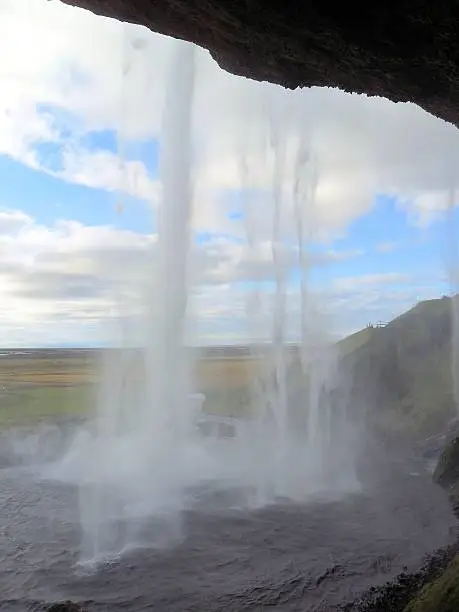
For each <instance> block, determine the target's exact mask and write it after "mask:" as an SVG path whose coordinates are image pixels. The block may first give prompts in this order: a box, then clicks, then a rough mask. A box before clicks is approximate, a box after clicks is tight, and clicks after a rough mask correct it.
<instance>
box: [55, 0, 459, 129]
mask: <svg viewBox="0 0 459 612" xmlns="http://www.w3.org/2000/svg"><path fill="white" fill-rule="evenodd" d="M64 2H66V3H67V4H73V5H76V6H80V7H82V8H86V9H89V10H91V11H93V12H94V13H98V14H101V15H106V16H109V17H114V18H117V19H120V20H121V21H128V22H132V23H137V24H141V25H144V26H146V27H148V28H150V29H151V30H154V31H156V32H159V33H161V34H167V35H170V36H173V37H176V38H182V39H185V40H189V41H192V42H194V43H197V44H198V45H200V46H202V47H205V48H207V49H209V50H210V52H211V54H212V55H213V57H214V58H215V59H216V60H217V62H218V63H219V64H220V66H221V67H222V68H224V69H225V70H228V71H229V72H233V73H235V74H239V75H244V76H246V77H250V78H253V79H257V80H260V81H262V80H266V81H271V82H274V83H279V84H282V85H284V86H285V87H289V88H296V87H308V86H314V85H317V86H328V87H339V88H341V89H344V90H346V91H354V92H358V93H367V94H368V95H378V96H385V97H387V98H389V99H391V100H393V101H395V102H399V101H411V102H415V103H416V104H418V105H419V106H421V107H422V108H424V109H425V110H427V111H429V112H430V113H433V114H434V115H436V116H438V117H441V118H442V119H445V120H446V121H450V122H452V123H454V124H456V125H458V124H459V3H458V2H455V1H454V0H437V1H436V2H432V0H386V2H367V3H362V2H360V1H359V2H356V1H355V0H350V1H348V2H344V3H343V2H336V0H333V1H331V0H304V1H302V2H300V1H298V0H283V1H282V2H281V1H280V0H64Z"/></svg>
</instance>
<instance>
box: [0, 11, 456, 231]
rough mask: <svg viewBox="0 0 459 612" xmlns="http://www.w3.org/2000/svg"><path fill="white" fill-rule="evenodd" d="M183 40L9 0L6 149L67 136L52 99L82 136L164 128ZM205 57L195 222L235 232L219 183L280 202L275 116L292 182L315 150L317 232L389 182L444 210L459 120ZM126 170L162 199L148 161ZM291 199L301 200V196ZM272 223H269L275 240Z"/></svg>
mask: <svg viewBox="0 0 459 612" xmlns="http://www.w3.org/2000/svg"><path fill="white" fill-rule="evenodd" d="M172 42H173V41H171V40H170V39H167V38H166V37H161V36H157V35H153V34H151V33H150V32H148V31H147V30H146V29H144V28H141V27H138V26H131V25H126V24H121V23H118V22H116V21H114V20H110V19H105V18H101V17H95V16H94V15H92V14H90V13H88V12H86V11H82V10H78V9H74V8H71V7H68V6H64V5H62V4H60V3H59V2H56V1H45V0H15V1H14V2H11V1H8V2H3V3H2V5H1V6H0V53H1V55H2V57H8V61H7V62H4V64H3V65H2V67H1V68H0V82H1V83H2V92H3V93H2V99H1V101H0V106H1V108H0V143H1V144H0V149H1V151H2V152H3V153H6V154H9V155H12V156H13V157H15V158H17V159H19V160H21V161H23V162H24V163H27V164H29V165H31V166H33V167H37V166H40V160H39V159H38V158H37V154H36V150H35V148H34V145H35V144H36V143H38V142H41V141H51V142H60V140H61V139H62V133H61V132H60V131H59V129H58V127H57V126H56V125H55V120H53V114H52V112H50V109H58V110H59V112H60V113H62V114H63V117H64V120H65V121H67V123H69V122H70V123H71V124H72V129H73V131H74V136H75V137H78V136H81V135H82V134H84V133H86V132H88V131H90V130H95V129H97V130H101V129H116V130H117V131H118V133H119V134H120V138H121V141H123V140H124V139H126V138H129V139H132V138H147V137H151V136H155V135H157V134H158V130H159V128H160V123H161V109H162V104H163V100H164V79H165V76H166V74H167V66H168V58H169V54H170V50H171V45H172ZM197 66H198V72H197V85H196V100H195V114H194V119H195V121H194V123H195V137H196V162H197V181H196V185H197V195H196V211H195V224H196V226H197V227H198V228H200V229H207V230H212V231H217V230H219V231H221V230H222V228H223V227H225V228H228V227H229V228H231V229H232V230H234V229H235V227H236V226H235V224H231V223H229V222H228V219H227V218H226V213H227V212H228V204H227V203H226V204H225V203H224V202H221V201H219V200H218V195H219V194H221V191H222V189H238V188H240V187H241V185H242V186H246V187H247V186H250V187H257V188H258V189H261V190H262V193H264V198H263V201H264V206H265V210H269V209H270V206H271V204H270V196H269V190H270V189H271V187H272V175H273V155H272V153H268V155H267V156H266V151H267V147H266V145H267V143H268V144H269V133H268V123H269V122H268V119H269V117H268V115H270V117H271V120H273V121H274V123H275V124H276V122H277V125H278V127H279V135H280V137H281V138H282V139H284V140H285V147H286V152H285V156H286V159H287V163H286V164H285V167H284V169H283V170H282V177H281V178H282V181H283V183H284V185H286V184H287V183H289V182H290V183H291V182H292V180H293V178H294V176H293V174H294V171H295V157H296V153H295V148H296V143H297V141H298V139H300V140H301V141H302V143H303V145H302V146H303V147H304V148H305V150H310V152H312V153H313V154H314V156H315V157H314V159H315V162H314V163H315V166H316V170H317V172H318V183H317V192H316V203H315V206H314V207H313V208H311V209H310V211H309V221H308V223H309V226H312V227H314V229H315V230H316V231H318V232H319V233H322V234H323V235H328V234H329V232H332V233H337V232H338V233H339V232H343V231H344V230H345V227H346V225H347V224H348V223H349V222H350V221H351V220H353V219H354V218H356V217H357V216H359V215H361V214H363V213H365V212H366V211H368V210H369V208H370V206H371V204H372V202H373V199H374V196H375V194H377V193H381V192H384V193H393V194H395V195H397V196H399V197H400V198H401V199H402V200H406V199H412V200H414V201H415V203H416V206H417V210H421V211H423V218H425V215H427V217H428V216H429V214H431V212H432V210H434V211H438V210H443V209H444V208H445V205H446V204H445V190H446V189H448V188H449V187H450V184H451V182H452V181H453V180H454V177H455V176H456V174H457V170H458V169H459V135H458V133H457V130H456V129H455V128H454V127H453V126H451V125H447V124H445V123H444V122H442V121H440V120H438V119H435V118H433V117H430V116H428V115H427V114H426V113H425V112H424V111H422V110H420V109H419V108H417V107H415V106H414V105H411V104H398V105H395V104H392V103H390V102H388V101H386V100H383V99H378V98H366V97H365V96H356V95H349V94H346V93H343V92H339V91H337V90H332V89H318V88H313V89H308V90H303V91H299V90H298V91H294V92H290V91H285V90H283V89H282V88H280V87H277V86H274V85H268V84H260V83H254V82H252V81H250V80H247V79H243V78H239V77H234V76H231V75H228V74H226V73H224V72H223V71H221V70H220V69H219V68H218V67H217V65H216V64H215V63H214V62H213V61H212V60H211V58H210V56H209V54H208V53H207V52H204V51H202V50H198V51H197ZM243 157H246V158H247V165H248V174H247V178H246V180H245V181H244V180H242V179H241V173H240V165H241V164H240V163H241V159H242V158H243ZM65 165H66V167H65V169H64V171H63V173H62V175H63V176H64V177H65V178H66V179H67V180H69V181H75V182H82V183H83V184H87V185H91V186H99V187H105V188H108V189H117V188H120V185H121V184H122V179H120V174H121V175H123V174H124V172H123V170H122V169H121V168H120V162H119V160H118V159H116V156H115V155H113V154H107V153H103V152H99V153H95V154H94V153H93V154H91V153H89V152H84V151H81V150H77V151H76V154H75V152H73V153H72V154H70V153H69V154H67V158H66V164H65ZM309 165H311V164H309ZM305 172H306V169H305V168H303V171H302V176H305ZM127 173H128V175H130V176H131V177H132V176H133V175H134V174H135V175H136V178H135V179H132V180H130V181H129V180H128V181H127V182H128V183H129V186H128V187H127V190H128V192H129V193H132V192H133V193H135V194H137V195H139V196H141V197H148V198H150V197H156V195H157V186H156V185H155V184H152V181H151V179H149V177H148V175H147V172H146V169H145V167H144V166H143V164H141V163H137V164H135V165H133V166H130V167H129V169H128V170H127ZM306 183H308V181H307V180H306ZM121 187H122V185H121ZM122 188H123V187H122ZM266 190H268V191H267V192H266ZM284 202H285V203H284V206H285V208H286V209H287V208H289V207H290V208H291V206H292V204H291V195H290V194H288V193H286V194H285V199H284ZM264 216H265V218H269V214H268V213H266V214H265V215H264ZM268 225H269V224H268ZM239 231H242V230H241V229H239ZM268 233H269V227H267V228H266V232H265V234H266V235H265V236H264V238H265V239H266V238H267V237H268Z"/></svg>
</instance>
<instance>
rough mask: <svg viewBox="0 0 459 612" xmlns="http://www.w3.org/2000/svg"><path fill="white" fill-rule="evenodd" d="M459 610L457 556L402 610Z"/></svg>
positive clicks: (450, 611) (455, 611)
mask: <svg viewBox="0 0 459 612" xmlns="http://www.w3.org/2000/svg"><path fill="white" fill-rule="evenodd" d="M458 611H459V556H456V557H455V558H454V559H453V561H452V562H451V563H450V564H449V566H448V568H447V569H446V570H445V571H444V572H443V573H442V575H441V576H440V577H439V578H437V579H436V580H434V582H432V583H430V584H428V585H426V586H425V587H424V588H423V589H422V591H421V592H420V593H419V595H417V597H415V598H414V599H413V601H412V602H410V603H409V604H408V606H407V607H406V608H405V610H404V612H458Z"/></svg>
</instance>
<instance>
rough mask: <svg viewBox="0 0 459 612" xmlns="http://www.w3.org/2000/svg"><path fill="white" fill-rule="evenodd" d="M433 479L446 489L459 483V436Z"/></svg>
mask: <svg viewBox="0 0 459 612" xmlns="http://www.w3.org/2000/svg"><path fill="white" fill-rule="evenodd" d="M433 480H434V482H436V483H437V484H439V485H440V486H441V487H443V488H445V489H450V488H451V487H454V485H456V483H459V437H457V438H455V439H454V440H453V441H452V442H451V443H450V444H449V445H448V446H447V447H446V448H445V450H444V451H443V452H442V454H441V455H440V458H439V460H438V463H437V467H436V468H435V471H434V473H433ZM458 610H459V608H458Z"/></svg>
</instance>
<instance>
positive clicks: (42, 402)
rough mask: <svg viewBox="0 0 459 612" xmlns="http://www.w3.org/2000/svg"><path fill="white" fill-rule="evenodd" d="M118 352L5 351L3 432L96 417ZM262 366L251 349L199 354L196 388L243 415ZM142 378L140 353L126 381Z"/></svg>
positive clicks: (0, 361) (220, 408)
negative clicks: (106, 371) (106, 369)
mask: <svg viewBox="0 0 459 612" xmlns="http://www.w3.org/2000/svg"><path fill="white" fill-rule="evenodd" d="M114 351H116V349H108V350H96V349H11V350H9V349H4V350H0V427H5V426H6V427H7V426H12V425H20V424H26V423H31V422H33V421H39V420H45V419H51V418H58V417H59V416H62V417H71V416H72V415H75V416H78V415H83V414H87V413H88V412H90V411H93V410H94V409H95V405H96V402H97V388H98V383H99V382H100V380H101V377H102V371H103V363H104V360H105V359H110V358H111V357H113V356H114V355H113V353H114ZM262 362H263V359H262V357H256V356H255V357H254V356H253V355H252V354H251V352H250V351H249V350H248V349H247V347H212V348H208V349H203V350H199V351H197V352H196V353H194V357H193V360H192V363H193V374H194V380H195V387H196V390H197V391H200V392H203V393H204V394H205V395H206V398H207V399H206V406H207V409H208V408H209V406H211V407H212V408H211V410H212V411H216V412H225V413H232V412H238V411H239V410H240V409H241V407H242V406H243V404H244V403H245V401H246V399H247V396H248V388H249V385H250V380H251V379H253V377H254V375H256V372H257V371H259V370H260V368H261V364H262ZM142 375H145V371H144V369H143V366H142V360H141V358H140V354H139V351H134V350H133V351H132V359H131V360H130V367H129V370H128V371H127V376H133V377H134V378H137V377H139V376H142ZM228 394H229V395H231V408H230V409H228V408H227V406H228V401H227V400H228V399H229V397H228ZM225 406H226V408H225Z"/></svg>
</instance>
